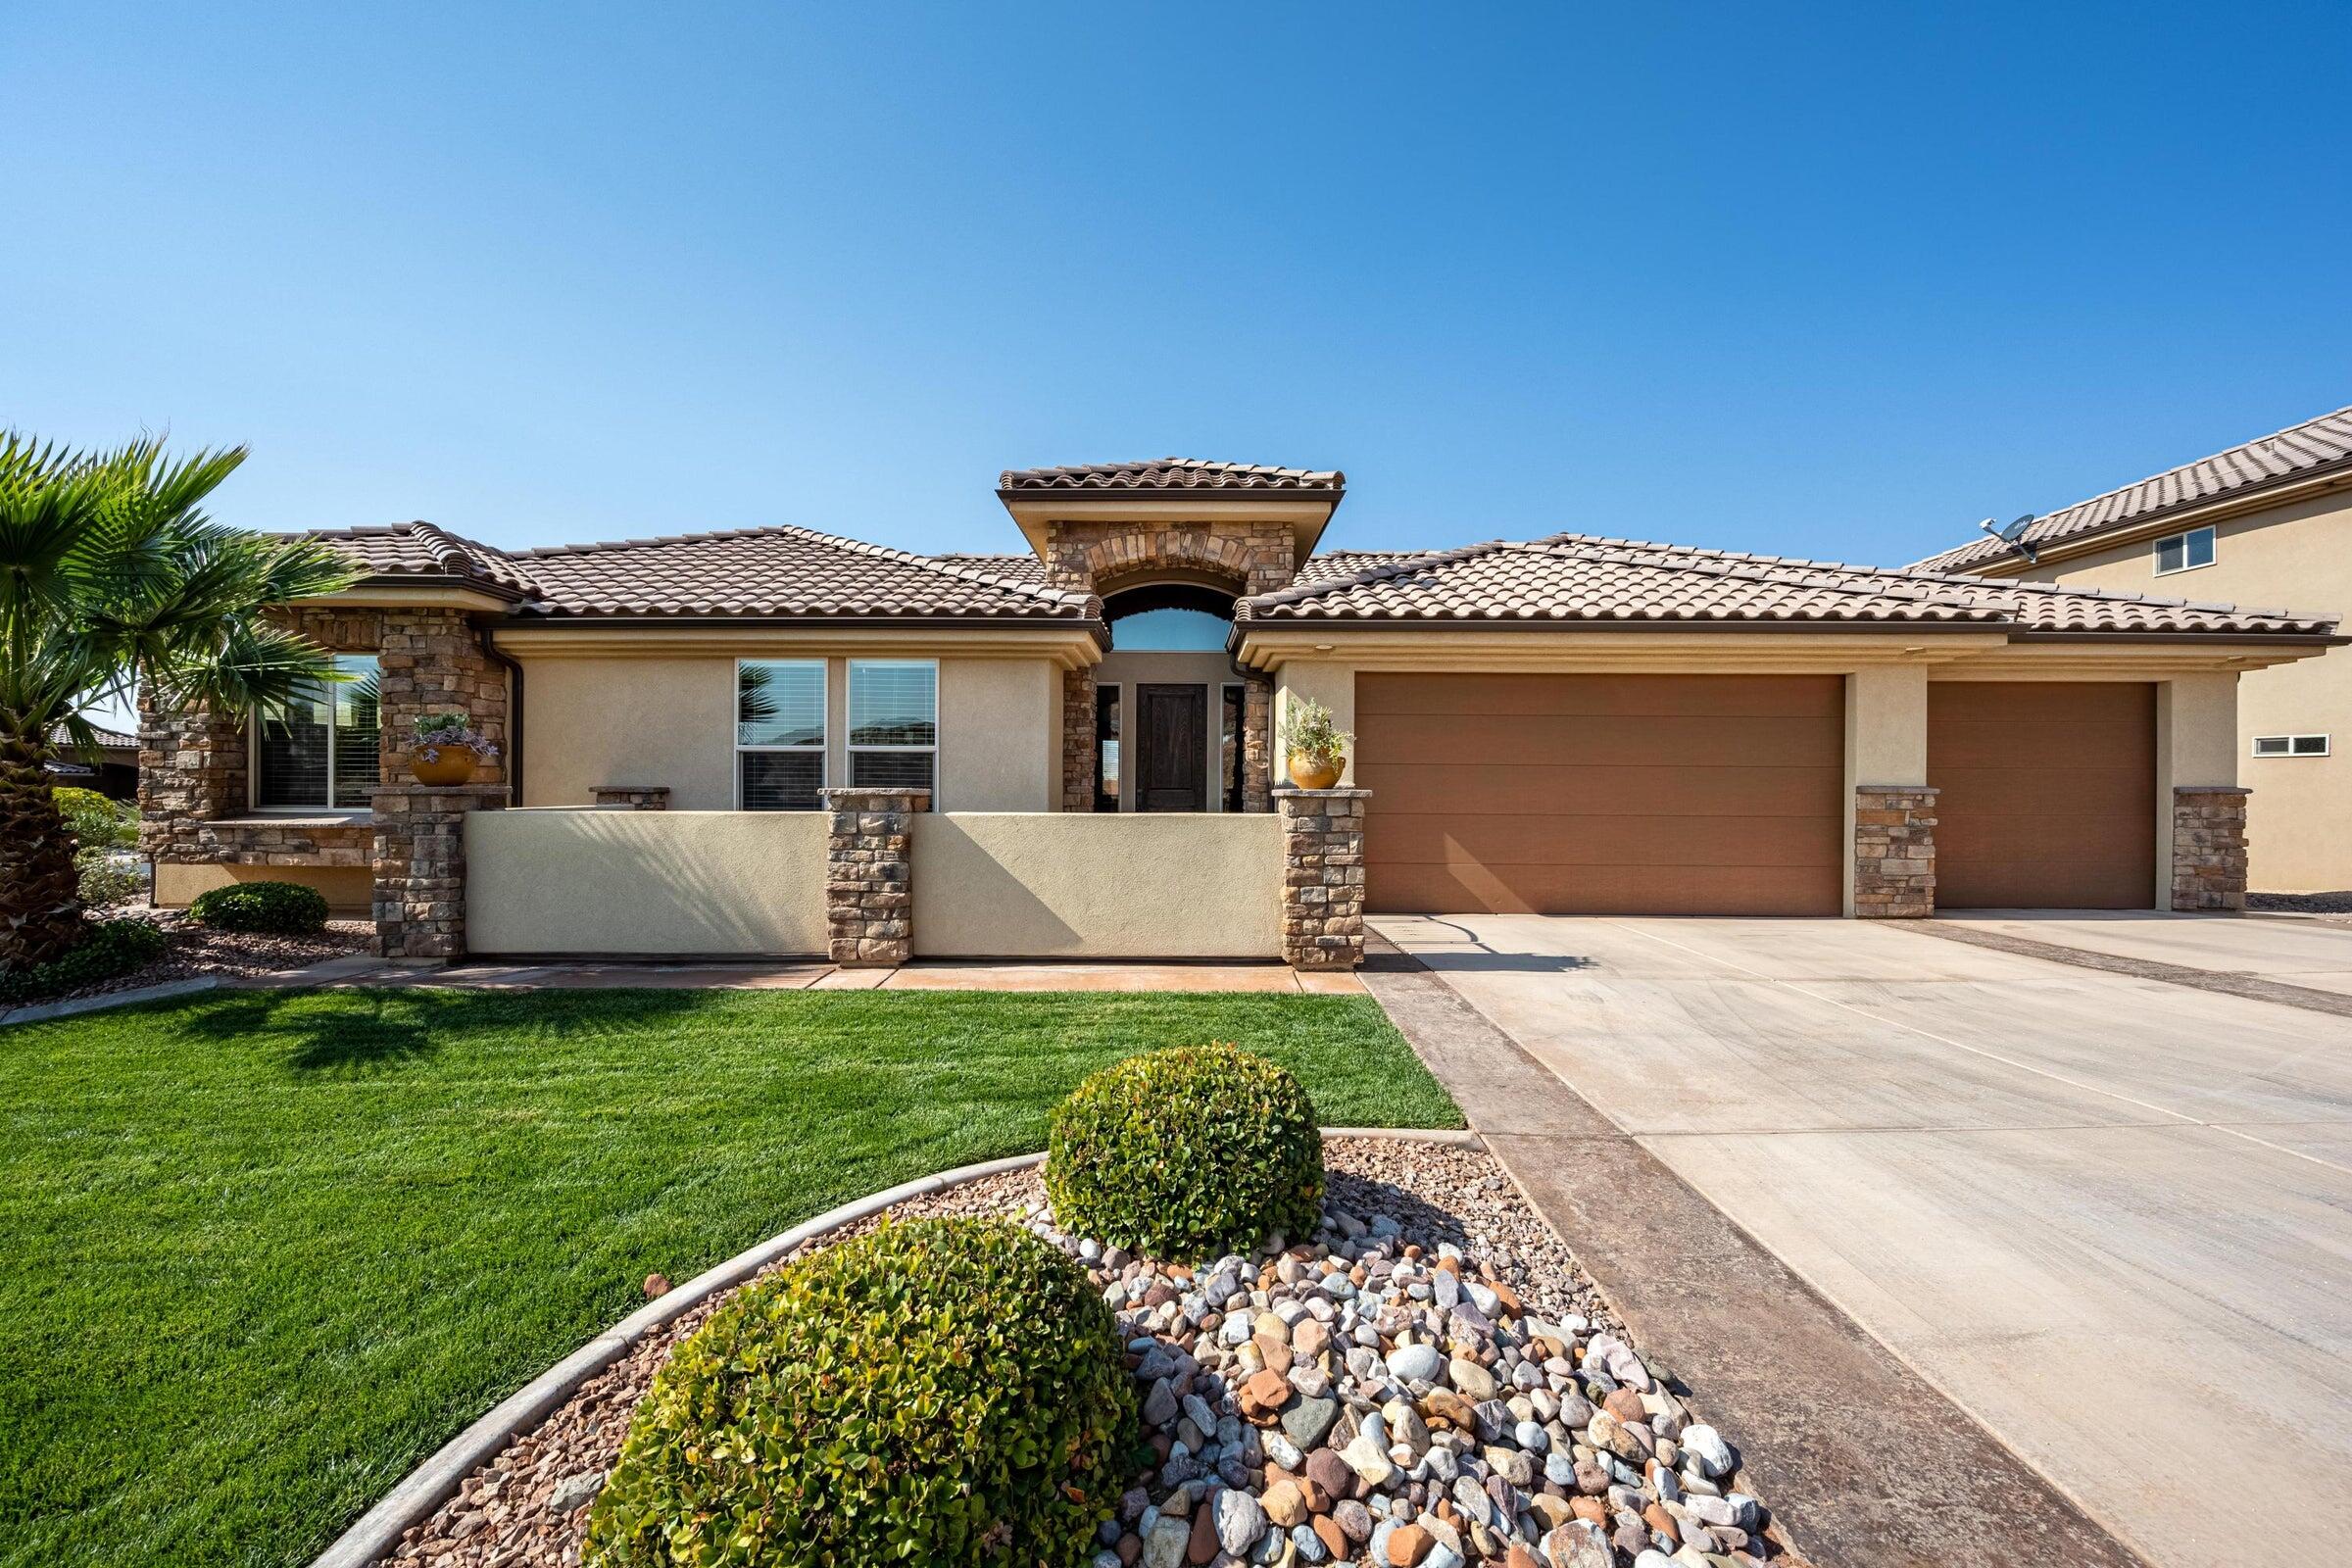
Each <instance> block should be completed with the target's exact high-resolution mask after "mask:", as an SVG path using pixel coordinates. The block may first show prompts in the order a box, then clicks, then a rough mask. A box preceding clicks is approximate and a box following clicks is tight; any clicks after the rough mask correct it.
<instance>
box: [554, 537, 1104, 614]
mask: <svg viewBox="0 0 2352 1568" xmlns="http://www.w3.org/2000/svg"><path fill="white" fill-rule="evenodd" d="M508 559H509V560H510V561H511V562H512V563H513V564H515V567H516V568H517V569H518V570H520V571H521V572H523V573H524V574H525V575H526V576H527V577H528V578H529V580H530V583H531V586H532V589H533V602H532V603H530V604H528V605H526V606H525V607H524V610H525V612H526V613H543V614H548V615H613V614H626V615H718V616H759V617H760V618H768V617H775V616H800V615H807V616H812V617H821V618H828V619H829V618H836V617H843V616H878V617H921V618H929V617H933V616H967V615H968V616H975V617H982V618H997V619H1004V618H1019V619H1028V620H1035V619H1060V620H1086V619H1090V618H1094V617H1096V616H1098V615H1099V614H1100V608H1099V607H1097V606H1096V605H1095V602H1094V601H1093V600H1092V599H1091V598H1090V597H1089V596H1087V595H1085V594H1081V593H1073V592H1070V591H1068V590H1065V589H1059V588H1048V587H1046V586H1045V585H1044V584H1043V583H1040V582H1024V581H1020V580H1017V579H1015V578H1012V577H1008V576H1005V575H1003V574H1001V573H1000V572H998V571H996V570H994V569H991V568H990V567H987V566H982V565H978V564H964V563H958V562H952V561H947V560H942V559H940V558H938V557H933V556H918V555H913V554H910V553H909V552H907V551H904V550H892V549H889V548H887V547H885V546H882V545H869V544H866V543H863V542H862V541H859V540H856V539H844V538H840V537H838V536H836V535H833V534H824V533H817V532H814V531H813V530H811V529H808V528H796V527H792V526H790V525H788V524H778V525H774V526H770V527H765V528H743V529H738V530H735V531H733V532H728V533H697V534H680V535H675V536H672V537H668V538H662V539H631V540H623V541H621V542H619V543H616V544H597V545H565V546H563V547H561V548H559V549H552V550H522V551H516V552H515V554H513V555H512V556H510V557H509V558H508Z"/></svg>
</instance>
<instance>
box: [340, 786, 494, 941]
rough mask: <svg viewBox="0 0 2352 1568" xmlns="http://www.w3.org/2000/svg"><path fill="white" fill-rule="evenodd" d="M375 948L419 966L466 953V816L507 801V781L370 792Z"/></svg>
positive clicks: (398, 787)
mask: <svg viewBox="0 0 2352 1568" xmlns="http://www.w3.org/2000/svg"><path fill="white" fill-rule="evenodd" d="M372 804H373V806H374V809H375V862H374V870H375V946H376V952H378V953H379V954H381V955H382V956H385V957H387V958H409V959H416V960H419V961H423V960H430V959H442V958H455V957H459V956H462V955H464V953H465V952H466V817H467V815H469V814H470V813H472V812H474V811H495V810H497V809H500V808H501V807H503V806H505V805H506V804H507V787H506V786H505V785H504V784H460V785H451V786H436V785H428V784H402V785H395V786H392V787H390V788H386V789H379V790H377V791H376V792H375V797H374V800H373V803H372Z"/></svg>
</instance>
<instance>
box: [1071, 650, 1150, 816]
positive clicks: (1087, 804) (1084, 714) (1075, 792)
mask: <svg viewBox="0 0 2352 1568" xmlns="http://www.w3.org/2000/svg"><path fill="white" fill-rule="evenodd" d="M1122 722H1126V723H1132V722H1134V720H1133V719H1132V718H1127V717H1125V716H1122ZM1102 769H1103V759H1102V755H1101V752H1100V749H1099V747H1098V743H1097V740H1096V736H1095V672H1094V671H1093V670H1091V669H1065V670H1063V671H1062V672H1061V809H1063V810H1065V811H1091V810H1093V809H1095V787H1096V784H1097V782H1098V780H1099V778H1100V776H1101V774H1102Z"/></svg>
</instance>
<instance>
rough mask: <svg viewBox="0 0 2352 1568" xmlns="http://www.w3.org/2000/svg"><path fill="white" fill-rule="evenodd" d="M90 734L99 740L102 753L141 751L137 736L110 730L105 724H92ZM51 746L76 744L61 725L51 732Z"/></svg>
mask: <svg viewBox="0 0 2352 1568" xmlns="http://www.w3.org/2000/svg"><path fill="white" fill-rule="evenodd" d="M90 733H91V735H92V736H94V737H95V738H96V739H97V742H98V749H99V750H100V751H102V752H121V751H132V752H135V751H137V750H138V749H139V738H138V737H137V736H136V735H125V734H123V732H122V731H121V730H119V729H108V728H107V727H106V726H105V725H103V724H92V725H91V726H90ZM49 744H50V745H52V746H57V747H67V748H70V747H72V746H73V736H71V735H69V734H67V733H66V726H65V725H63V724H60V725H58V726H57V727H56V728H55V729H53V730H51V731H50V732H49Z"/></svg>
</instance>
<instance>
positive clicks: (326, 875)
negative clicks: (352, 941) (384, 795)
mask: <svg viewBox="0 0 2352 1568" xmlns="http://www.w3.org/2000/svg"><path fill="white" fill-rule="evenodd" d="M236 882H291V883H293V884H295V885H296V886H297V887H306V888H317V889H318V890H319V893H321V894H323V895H324V896H325V898H326V907H327V913H328V914H330V915H332V916H333V917H334V918H336V919H338V920H343V919H353V920H363V919H366V918H368V915H369V914H370V913H371V912H372V910H373V908H374V905H375V880H374V876H373V873H371V872H370V871H369V870H368V867H367V866H364V865H234V864H210V865H184V864H178V863H175V862H173V861H170V860H163V861H158V862H157V864H156V867H155V907H157V908H159V909H184V908H186V907H188V905H189V903H190V902H191V901H192V900H194V899H195V897H196V896H197V895H198V894H199V893H209V892H211V891H212V890H213V889H215V888H224V887H227V886H229V885H230V884H231V883H236Z"/></svg>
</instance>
